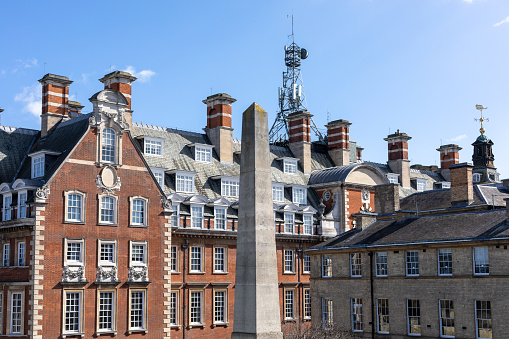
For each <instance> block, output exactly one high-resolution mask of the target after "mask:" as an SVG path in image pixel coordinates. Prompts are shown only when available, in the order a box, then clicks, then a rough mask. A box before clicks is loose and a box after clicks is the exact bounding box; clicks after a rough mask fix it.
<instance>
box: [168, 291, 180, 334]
mask: <svg viewBox="0 0 509 339" xmlns="http://www.w3.org/2000/svg"><path fill="white" fill-rule="evenodd" d="M177 307H178V292H176V291H171V292H170V325H172V326H176V325H178V322H177Z"/></svg>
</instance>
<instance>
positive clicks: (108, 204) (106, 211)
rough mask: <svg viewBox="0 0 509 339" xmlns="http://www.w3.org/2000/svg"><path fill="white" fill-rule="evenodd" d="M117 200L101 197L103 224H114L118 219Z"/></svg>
mask: <svg viewBox="0 0 509 339" xmlns="http://www.w3.org/2000/svg"><path fill="white" fill-rule="evenodd" d="M115 207H116V199H115V198H113V197H110V196H105V197H101V217H100V222H101V223H102V224H114V223H115V220H116V219H115V218H116V213H115V210H116V208H115Z"/></svg>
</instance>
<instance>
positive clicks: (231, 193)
mask: <svg viewBox="0 0 509 339" xmlns="http://www.w3.org/2000/svg"><path fill="white" fill-rule="evenodd" d="M221 195H222V196H224V197H233V198H238V197H239V181H238V180H236V179H221Z"/></svg>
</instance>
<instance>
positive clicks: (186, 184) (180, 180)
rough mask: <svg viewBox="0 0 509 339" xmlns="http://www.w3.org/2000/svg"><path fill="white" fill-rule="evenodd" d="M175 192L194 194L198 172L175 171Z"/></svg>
mask: <svg viewBox="0 0 509 339" xmlns="http://www.w3.org/2000/svg"><path fill="white" fill-rule="evenodd" d="M174 173H175V190H176V191H177V192H181V193H194V176H195V175H196V172H186V171H180V170H175V171H174Z"/></svg>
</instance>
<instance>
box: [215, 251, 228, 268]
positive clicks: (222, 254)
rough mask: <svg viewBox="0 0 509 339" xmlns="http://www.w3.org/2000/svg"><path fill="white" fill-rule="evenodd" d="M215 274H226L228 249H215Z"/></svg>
mask: <svg viewBox="0 0 509 339" xmlns="http://www.w3.org/2000/svg"><path fill="white" fill-rule="evenodd" d="M214 272H216V273H225V272H226V248H224V247H214Z"/></svg>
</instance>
